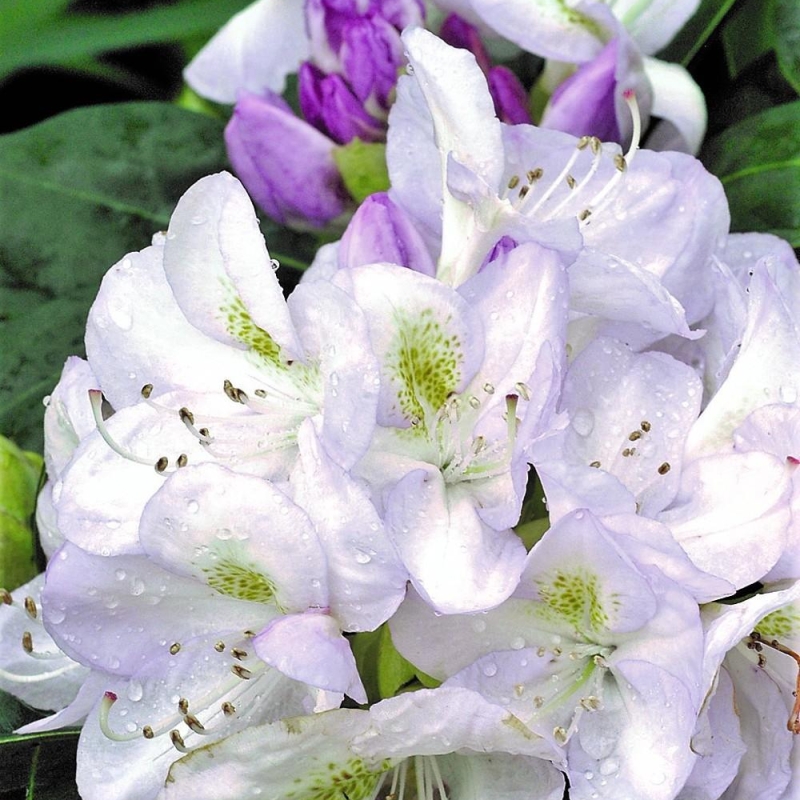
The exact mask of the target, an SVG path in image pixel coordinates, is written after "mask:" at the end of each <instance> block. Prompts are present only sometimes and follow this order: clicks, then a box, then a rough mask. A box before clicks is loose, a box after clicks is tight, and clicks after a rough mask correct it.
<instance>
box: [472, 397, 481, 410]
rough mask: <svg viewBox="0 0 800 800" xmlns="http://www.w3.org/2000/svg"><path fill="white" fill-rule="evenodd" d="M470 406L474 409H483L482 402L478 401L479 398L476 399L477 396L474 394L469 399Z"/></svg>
mask: <svg viewBox="0 0 800 800" xmlns="http://www.w3.org/2000/svg"><path fill="white" fill-rule="evenodd" d="M469 404H470V405H471V406H472V407H473V408H474V409H478V408H480V407H481V401H480V400H478V398H477V397H475V395H474V394H473V395H470V398H469Z"/></svg>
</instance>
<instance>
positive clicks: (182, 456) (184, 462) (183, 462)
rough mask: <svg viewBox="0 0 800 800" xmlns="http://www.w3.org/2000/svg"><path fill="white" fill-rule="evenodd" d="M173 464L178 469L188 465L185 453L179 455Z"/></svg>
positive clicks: (187, 457)
mask: <svg viewBox="0 0 800 800" xmlns="http://www.w3.org/2000/svg"><path fill="white" fill-rule="evenodd" d="M175 463H176V464H177V465H178V466H179V467H185V466H186V465H187V464H188V463H189V456H187V455H186V453H181V454H180V455H179V456H178V460H177V461H176V462H175Z"/></svg>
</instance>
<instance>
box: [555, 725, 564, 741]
mask: <svg viewBox="0 0 800 800" xmlns="http://www.w3.org/2000/svg"><path fill="white" fill-rule="evenodd" d="M553 738H554V739H555V740H556V741H557V742H558V743H559V744H566V743H567V729H566V728H562V727H561V726H560V725H556V727H555V728H553Z"/></svg>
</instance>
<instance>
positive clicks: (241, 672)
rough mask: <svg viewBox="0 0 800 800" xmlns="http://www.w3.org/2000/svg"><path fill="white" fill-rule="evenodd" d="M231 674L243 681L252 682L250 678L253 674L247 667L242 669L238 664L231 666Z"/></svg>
mask: <svg viewBox="0 0 800 800" xmlns="http://www.w3.org/2000/svg"><path fill="white" fill-rule="evenodd" d="M231 672H232V673H233V674H234V675H235V676H236V677H237V678H241V679H242V680H243V681H247V680H250V676H251V675H252V674H253V673H252V672H250V670H249V669H247V667H240V666H239V665H238V664H233V665H231Z"/></svg>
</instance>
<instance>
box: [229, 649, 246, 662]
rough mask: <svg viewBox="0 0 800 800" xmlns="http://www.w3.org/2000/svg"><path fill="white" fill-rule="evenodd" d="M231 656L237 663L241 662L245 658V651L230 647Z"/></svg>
mask: <svg viewBox="0 0 800 800" xmlns="http://www.w3.org/2000/svg"><path fill="white" fill-rule="evenodd" d="M231 655H232V656H233V657H234V658H238V659H239V661H242V660H243V659H245V658H247V651H246V650H242V649H241V647H231Z"/></svg>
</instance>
